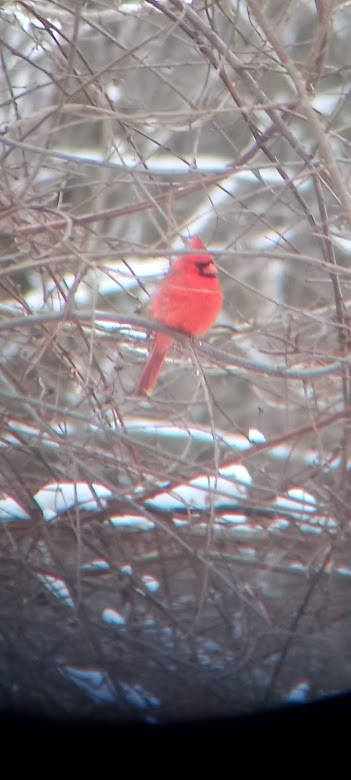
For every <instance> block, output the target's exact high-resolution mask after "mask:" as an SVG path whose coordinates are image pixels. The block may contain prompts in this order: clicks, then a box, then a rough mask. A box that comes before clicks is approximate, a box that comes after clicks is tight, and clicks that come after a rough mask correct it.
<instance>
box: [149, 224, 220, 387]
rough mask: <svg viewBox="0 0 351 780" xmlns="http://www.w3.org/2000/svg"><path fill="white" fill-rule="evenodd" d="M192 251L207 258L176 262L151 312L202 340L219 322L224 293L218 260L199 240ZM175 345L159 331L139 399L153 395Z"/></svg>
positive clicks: (191, 257) (193, 242) (189, 257)
mask: <svg viewBox="0 0 351 780" xmlns="http://www.w3.org/2000/svg"><path fill="white" fill-rule="evenodd" d="M189 249H190V250H191V249H196V250H200V251H201V250H202V249H203V250H204V254H202V255H201V254H196V255H192V254H185V255H181V257H179V258H178V259H177V260H175V262H174V264H173V265H172V267H171V269H170V271H169V272H168V274H167V276H166V277H165V279H164V280H163V282H162V283H161V284H160V286H159V288H158V290H157V291H156V293H155V294H154V295H153V297H152V298H151V301H150V305H149V312H150V315H151V317H152V318H153V319H155V320H157V321H158V322H160V323H162V325H166V326H167V327H168V328H174V330H178V331H180V333H185V335H187V336H201V334H202V333H206V331H207V330H209V328H210V327H211V325H213V323H214V322H215V320H216V318H217V315H218V313H219V312H220V310H221V307H222V303H223V293H222V288H221V285H220V283H219V281H218V278H217V268H216V266H215V262H214V258H213V256H212V255H210V254H208V253H207V252H206V247H205V245H204V244H203V243H202V241H201V239H200V238H198V236H194V238H192V240H191V242H190V246H189ZM172 342H173V339H172V337H171V336H167V335H166V334H165V333H161V332H160V331H157V333H156V334H155V339H154V342H153V345H152V349H151V353H150V355H149V357H148V360H147V362H146V364H145V367H144V371H143V373H142V377H141V379H140V382H139V387H138V390H137V394H138V395H151V393H152V391H153V389H154V387H155V385H156V382H157V377H158V375H159V373H160V370H161V367H162V363H163V361H164V359H165V356H166V353H167V351H168V349H169V347H170V346H171V344H172Z"/></svg>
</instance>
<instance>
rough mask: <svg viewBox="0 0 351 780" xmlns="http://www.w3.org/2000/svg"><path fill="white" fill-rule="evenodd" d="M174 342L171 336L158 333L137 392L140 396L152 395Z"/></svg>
mask: <svg viewBox="0 0 351 780" xmlns="http://www.w3.org/2000/svg"><path fill="white" fill-rule="evenodd" d="M172 341H173V339H172V338H171V337H170V336H166V334H165V333H160V332H159V333H156V336H155V341H154V343H153V346H152V350H151V353H150V355H149V358H148V360H147V361H146V364H145V366H144V371H143V373H142V375H141V379H140V382H139V386H138V390H137V394H138V395H151V393H152V391H153V389H154V387H155V384H156V382H157V377H158V375H159V373H160V371H161V368H162V363H163V361H164V359H165V357H166V353H167V350H168V348H169V347H170V345H171V344H172Z"/></svg>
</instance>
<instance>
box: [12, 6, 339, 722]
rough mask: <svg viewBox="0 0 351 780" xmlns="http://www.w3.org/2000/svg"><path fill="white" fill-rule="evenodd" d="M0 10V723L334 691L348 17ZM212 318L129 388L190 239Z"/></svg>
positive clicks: (288, 11) (114, 715) (266, 11)
mask: <svg viewBox="0 0 351 780" xmlns="http://www.w3.org/2000/svg"><path fill="white" fill-rule="evenodd" d="M68 5H69V7H68V6H67V5H66V4H65V3H63V2H35V3H34V2H17V3H10V2H5V3H2V4H1V9H0V30H1V31H0V56H1V75H0V153H1V180H0V204H1V210H0V216H1V222H0V345H1V353H0V354H1V357H0V491H1V493H0V558H1V572H2V573H1V589H0V591H1V595H0V625H1V630H0V637H1V644H0V679H1V683H0V707H3V708H10V709H13V710H14V711H22V710H28V711H36V712H38V713H41V714H45V715H52V716H56V717H57V716H59V717H64V718H69V717H71V716H77V715H79V716H86V717H88V718H89V719H99V718H102V717H104V718H106V717H108V718H111V720H117V721H132V722H133V721H140V720H141V721H147V722H151V723H154V722H167V721H173V720H176V721H179V720H184V719H188V718H195V717H199V716H201V717H202V716H204V715H208V716H213V715H226V714H235V713H243V712H252V711H255V710H257V709H261V708H262V707H272V706H275V705H277V704H281V703H283V702H287V701H297V700H306V701H308V700H311V699H313V698H315V697H319V696H327V695H329V694H331V693H334V692H336V691H345V690H347V689H348V688H349V687H350V681H351V653H350V646H351V642H350V640H351V630H350V608H351V602H350V591H349V588H350V587H351V561H350V553H351V545H350V547H349V544H350V530H351V527H350V508H349V506H350V482H349V479H350V477H349V469H350V444H351V440H350V373H349V370H350V369H349V365H350V316H349V309H350V303H351V296H350V279H351V267H350V259H349V258H350V247H351V243H350V242H351V204H350V200H349V179H350V154H349V150H350V140H351V135H350V110H349V100H350V86H351V72H350V65H349V62H348V42H349V39H350V32H351V29H350V28H351V7H350V5H349V4H348V3H347V2H339V1H338V0H335V2H332V1H330V0H328V1H327V0H319V1H318V0H315V2H305V1H304V0H294V2H291V0H283V1H282V0H279V2H278V0H267V2H264V3H262V2H254V1H253V0H252V2H251V1H249V0H248V1H247V2H244V0H231V1H230V0H225V1H224V2H216V3H210V2H207V0H205V2H200V1H199V2H198V0H194V2H189V3H186V2H184V1H183V0H168V2H163V0H160V2H158V0H145V2H141V3H140V2H125V3H124V2H112V0H111V1H110V0H107V1H106V2H83V0H76V2H72V3H70V4H68ZM194 235H199V236H200V237H201V239H202V240H203V241H204V243H205V244H206V246H208V248H209V249H210V251H211V252H212V253H213V254H214V256H215V258H216V262H217V265H218V269H219V276H220V280H221V283H222V285H223V291H224V305H223V309H222V312H221V314H220V316H219V318H218V320H217V323H216V325H215V326H214V327H213V329H212V330H211V332H210V333H209V334H207V335H206V336H205V337H204V338H202V339H201V340H200V341H197V342H195V343H194V344H190V343H187V340H186V339H185V340H184V339H183V340H181V341H180V342H179V343H178V342H176V343H175V344H174V346H173V347H172V350H171V351H170V353H169V356H168V358H167V360H166V362H165V365H164V367H163V370H162V373H161V375H160V378H159V381H158V384H157V388H156V390H155V392H154V394H153V395H152V397H151V398H147V399H146V398H139V397H137V396H136V394H135V390H136V386H137V383H138V380H139V378H140V375H141V372H142V368H143V365H144V362H145V359H146V356H147V354H148V350H149V347H150V343H151V339H152V323H151V322H149V320H148V314H147V301H148V297H149V295H150V294H152V292H153V291H154V289H155V287H156V285H157V284H158V283H159V281H160V279H162V277H163V274H164V272H165V271H166V270H167V268H168V267H169V262H170V260H171V259H172V258H173V257H177V256H179V254H180V253H182V252H183V251H186V250H184V247H185V246H186V240H187V239H188V238H189V237H191V236H194Z"/></svg>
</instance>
